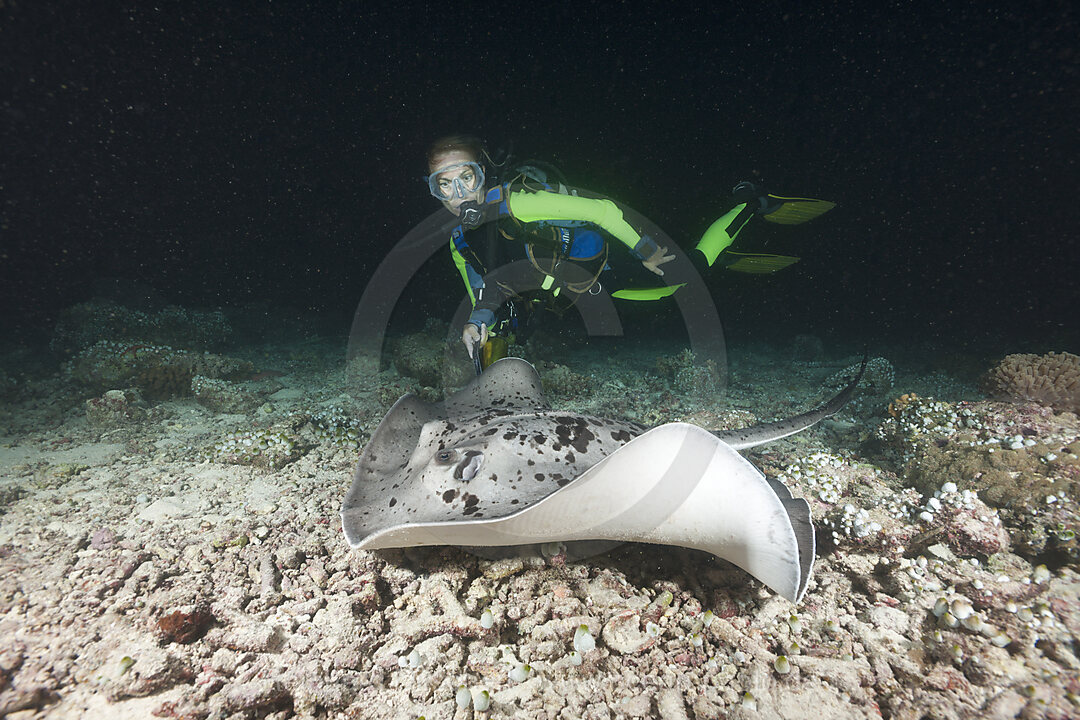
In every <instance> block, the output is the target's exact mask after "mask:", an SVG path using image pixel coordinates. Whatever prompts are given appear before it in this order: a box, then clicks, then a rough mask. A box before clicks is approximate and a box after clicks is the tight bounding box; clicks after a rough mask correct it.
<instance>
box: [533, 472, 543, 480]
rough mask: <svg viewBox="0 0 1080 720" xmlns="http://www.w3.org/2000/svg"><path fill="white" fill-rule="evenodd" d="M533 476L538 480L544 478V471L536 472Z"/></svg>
mask: <svg viewBox="0 0 1080 720" xmlns="http://www.w3.org/2000/svg"><path fill="white" fill-rule="evenodd" d="M533 477H535V478H536V479H537V480H543V479H544V473H536V475H533Z"/></svg>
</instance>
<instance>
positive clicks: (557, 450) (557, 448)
mask: <svg viewBox="0 0 1080 720" xmlns="http://www.w3.org/2000/svg"><path fill="white" fill-rule="evenodd" d="M551 449H552V450H554V451H555V452H559V451H560V450H562V445H560V444H559V443H555V444H554V445H552V446H551Z"/></svg>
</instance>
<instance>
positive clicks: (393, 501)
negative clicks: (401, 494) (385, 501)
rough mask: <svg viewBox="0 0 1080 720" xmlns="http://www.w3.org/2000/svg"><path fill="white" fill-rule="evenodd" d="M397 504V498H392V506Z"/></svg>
mask: <svg viewBox="0 0 1080 720" xmlns="http://www.w3.org/2000/svg"><path fill="white" fill-rule="evenodd" d="M395 505H397V498H390V507H394V506H395Z"/></svg>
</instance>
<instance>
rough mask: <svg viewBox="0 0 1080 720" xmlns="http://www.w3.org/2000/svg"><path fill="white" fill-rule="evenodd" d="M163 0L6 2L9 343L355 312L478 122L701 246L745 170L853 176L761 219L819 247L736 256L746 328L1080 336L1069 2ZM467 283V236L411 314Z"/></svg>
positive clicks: (977, 342) (779, 234)
mask: <svg viewBox="0 0 1080 720" xmlns="http://www.w3.org/2000/svg"><path fill="white" fill-rule="evenodd" d="M164 5H166V6H167V7H162V8H161V9H156V8H154V7H153V5H152V4H151V3H144V2H138V3H134V2H127V3H75V2H64V3H42V2H34V3H31V2H4V3H3V4H2V5H0V63H2V74H3V79H2V80H0V86H2V87H3V90H0V108H2V113H0V123H2V125H0V131H2V137H3V140H2V146H3V149H2V151H0V184H2V189H0V233H2V236H0V237H2V240H0V274H2V278H0V302H2V306H3V312H2V314H0V316H2V321H0V322H2V323H3V325H2V328H0V329H2V330H3V332H4V337H5V338H6V339H7V340H8V341H11V340H29V341H32V340H35V339H42V338H47V336H48V333H49V332H50V331H51V328H52V323H53V320H54V318H55V317H56V314H57V312H58V311H59V310H60V309H62V308H64V307H67V306H70V305H71V304H73V303H75V302H79V301H82V300H86V299H88V298H90V297H93V296H94V295H95V294H98V295H101V294H106V295H113V296H116V297H118V298H119V299H121V300H125V301H127V302H129V303H130V302H135V301H136V299H139V298H142V299H146V298H149V299H150V300H152V301H156V302H171V303H177V304H181V305H185V306H191V307H198V306H217V305H228V306H238V305H247V306H250V307H261V308H263V309H264V310H267V311H269V312H273V311H276V310H279V309H280V310H285V309H289V310H290V311H294V312H299V313H303V314H305V316H307V317H310V318H311V319H312V327H313V328H315V327H317V328H319V329H320V330H321V331H324V332H328V333H341V334H345V333H347V332H348V327H349V323H350V320H351V317H352V314H353V312H354V310H355V309H356V306H357V303H358V301H359V299H360V295H361V293H362V291H363V288H364V287H365V285H366V283H367V281H368V280H369V279H370V277H371V274H372V273H373V272H374V270H375V268H376V266H377V265H378V263H379V262H380V260H381V259H382V257H383V255H384V254H385V253H386V252H387V251H388V249H389V248H390V247H391V246H393V245H394V243H395V242H397V241H398V239H399V238H401V237H402V236H403V235H404V234H405V233H406V232H407V231H408V230H409V229H410V228H411V227H412V226H413V225H415V224H416V223H417V222H419V221H420V220H422V219H423V218H425V217H427V216H428V215H429V214H430V213H431V212H432V211H433V210H435V209H436V208H435V205H434V201H433V200H432V198H431V197H430V196H429V195H428V194H427V191H426V188H425V186H424V184H423V183H422V182H421V178H422V176H423V174H424V171H425V168H424V162H423V154H424V150H425V148H426V145H427V144H428V143H429V142H430V141H431V140H432V139H433V138H434V137H436V136H439V135H442V134H446V133H449V132H458V131H472V132H476V133H478V134H480V135H482V136H483V137H485V138H487V139H488V141H489V143H490V144H491V145H492V146H503V145H506V144H507V143H510V142H513V143H514V146H515V149H516V150H517V151H518V152H519V153H521V154H525V155H533V156H536V157H540V158H543V159H546V160H550V161H553V162H555V163H557V164H558V165H559V166H561V167H562V169H563V170H564V172H565V173H566V175H567V176H568V177H569V178H570V179H571V180H572V181H573V182H575V183H577V184H580V185H582V186H584V187H587V188H590V189H593V190H596V191H598V192H603V193H605V194H607V195H610V196H612V197H615V198H618V199H619V200H621V201H623V202H625V203H628V204H629V205H631V206H633V207H634V208H636V209H637V210H639V211H640V212H642V213H644V214H645V215H647V216H648V217H650V218H651V219H652V220H653V221H655V222H656V223H658V224H659V225H660V226H661V227H663V228H664V229H665V230H666V231H667V232H668V234H669V235H671V236H672V237H673V238H676V239H678V240H679V241H680V243H681V244H682V246H683V247H684V248H685V249H689V248H691V247H692V246H693V244H694V242H695V241H696V239H697V237H698V236H699V235H700V233H701V232H702V231H703V230H704V229H705V228H706V227H707V226H708V224H709V223H710V222H711V221H712V220H713V219H714V218H715V217H717V216H718V215H719V213H720V212H722V211H723V210H724V209H726V207H725V205H724V197H725V195H726V193H727V191H728V190H729V189H730V188H731V186H732V185H733V184H734V183H735V182H737V181H739V180H741V179H753V180H755V181H759V182H762V183H764V184H765V185H766V186H767V187H768V188H769V189H770V190H773V191H775V192H777V193H779V194H792V195H808V196H812V197H822V198H828V199H832V200H835V201H837V202H838V203H839V205H840V206H839V207H838V208H837V209H836V210H834V211H832V212H831V213H829V214H828V215H826V216H825V217H823V218H821V219H819V220H817V221H815V222H813V223H811V224H808V225H804V226H801V227H797V228H786V227H772V226H767V225H766V224H764V223H757V224H756V227H754V228H752V229H749V230H748V231H747V232H746V233H744V235H743V237H741V238H740V241H739V244H738V246H737V248H736V249H739V250H743V251H760V252H774V253H785V254H795V255H801V256H802V257H803V260H802V262H801V263H799V264H797V265H796V266H794V267H793V268H790V269H788V270H787V271H785V272H782V273H778V274H776V275H772V276H743V275H737V274H734V273H715V274H714V275H713V276H711V277H710V278H709V284H710V287H711V290H712V293H713V295H714V297H715V298H716V300H717V304H718V307H719V308H720V310H721V315H722V318H723V321H724V326H725V332H726V333H727V334H728V336H729V340H731V339H735V338H741V339H748V338H753V339H761V340H769V339H772V338H775V339H777V340H782V339H784V338H788V337H791V336H792V335H794V334H796V333H802V332H806V333H811V334H815V335H818V336H821V337H823V338H826V339H833V340H836V341H841V340H842V341H844V342H848V341H859V340H861V339H868V340H870V341H871V342H874V341H875V340H876V341H884V340H890V341H892V342H897V341H899V342H904V341H906V340H907V339H910V341H911V342H929V343H932V344H934V345H935V346H937V347H939V348H940V349H941V350H942V351H944V352H946V353H947V352H949V351H950V349H957V350H959V349H973V348H978V349H981V350H985V351H986V352H988V353H991V354H993V353H997V352H1007V351H1017V350H1037V351H1046V350H1071V351H1073V352H1080V341H1078V336H1080V320H1078V317H1080V313H1078V311H1077V308H1078V302H1077V300H1078V298H1080V293H1078V291H1077V287H1076V285H1077V279H1078V277H1080V259H1078V255H1077V250H1078V239H1080V207H1078V205H1080V203H1078V201H1077V199H1076V195H1077V192H1078V190H1080V172H1078V168H1077V157H1078V152H1077V151H1078V149H1080V142H1078V139H1080V138H1078V132H1080V131H1078V127H1080V123H1078V121H1077V118H1078V117H1080V83H1078V69H1080V64H1078V47H1080V44H1078V42H1077V38H1078V37H1080V23H1078V17H1077V12H1076V10H1075V8H1074V6H1072V5H1071V4H1069V3H1065V2H1061V3H1055V2H1033V3H1023V4H1014V3H1009V4H1005V3H990V4H978V5H976V4H968V3H939V4H936V5H933V6H931V5H929V4H922V3H920V4H918V5H917V6H915V7H916V8H917V9H915V8H913V7H909V6H908V5H907V4H906V3H887V4H878V3H875V4H871V3H863V2H841V3H828V4H825V5H823V6H822V7H820V8H814V7H812V4H806V3H799V4H795V3H792V4H781V3H772V2H763V3H741V4H738V5H733V6H732V7H729V8H721V9H715V8H714V9H704V8H703V9H700V10H698V11H694V12H690V11H680V12H677V13H676V12H673V11H671V10H670V9H668V8H667V7H663V6H661V4H656V5H655V7H652V8H651V9H642V6H641V4H639V3H627V4H622V5H612V6H611V7H609V8H607V9H602V10H601V9H594V8H593V7H592V5H591V4H589V3H581V4H579V5H578V7H577V8H576V9H574V8H571V7H562V8H561V9H547V8H546V7H545V9H543V10H540V9H537V8H536V7H534V6H529V5H528V4H526V5H525V6H520V5H514V6H511V5H507V4H502V5H499V6H498V9H495V10H489V11H487V12H475V13H474V14H473V15H468V14H466V13H465V12H464V9H465V8H464V6H458V5H453V4H444V5H441V6H436V9H432V8H430V7H426V6H420V5H413V4H408V3H406V4H403V5H401V6H399V7H397V8H396V9H390V8H388V7H380V8H378V9H376V10H371V9H368V8H367V6H368V5H369V4H368V3H363V4H361V3H340V4H334V3H311V4H300V3H279V2H273V3H269V2H262V3H254V2H253V3H228V2H224V3H219V2H214V3H194V4H175V5H174V4H172V3H166V4H164ZM664 5H665V6H666V5H667V4H664ZM702 5H703V6H704V5H705V3H702ZM710 5H711V4H710ZM871 5H882V7H871ZM362 8H363V9H362ZM460 299H461V286H460V279H459V278H458V277H457V274H456V272H455V271H454V269H453V267H452V265H451V263H450V260H449V257H448V255H447V254H446V253H440V254H438V255H437V256H436V257H435V258H433V259H432V261H431V262H430V263H428V265H426V266H425V268H424V269H423V270H422V273H421V275H420V277H418V278H417V280H416V281H415V282H414V283H412V285H410V288H409V290H408V292H407V293H406V298H405V300H404V302H403V305H402V307H401V308H400V309H399V310H400V311H399V313H398V315H399V318H403V320H402V322H405V323H406V324H408V323H409V322H415V323H417V324H419V323H420V322H422V321H423V319H424V318H425V317H427V316H438V317H443V318H445V319H449V317H450V315H451V314H452V312H453V308H454V307H456V305H457V303H458V301H459V300H460ZM665 312H667V313H668V314H670V312H671V310H670V308H668V309H667V310H664V309H662V308H661V309H659V310H657V311H656V312H655V313H654V312H653V311H652V310H650V311H649V313H648V314H647V315H646V316H645V317H643V318H642V319H641V323H643V324H644V326H645V327H649V326H650V323H651V324H652V326H653V327H655V328H662V327H666V326H668V325H669V323H668V320H670V318H667V319H664V313H665ZM638 314H641V311H640V309H639V310H638ZM631 315H633V313H631ZM650 318H653V319H650Z"/></svg>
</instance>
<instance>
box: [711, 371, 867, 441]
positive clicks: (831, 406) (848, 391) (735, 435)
mask: <svg viewBox="0 0 1080 720" xmlns="http://www.w3.org/2000/svg"><path fill="white" fill-rule="evenodd" d="M868 359H869V354H868V353H867V352H866V350H863V358H862V365H860V366H859V372H858V373H856V374H855V378H854V379H853V380H852V381H851V382H849V383H848V384H847V386H846V387H845V388H844V389H843V390H841V391H840V392H839V393H837V394H836V396H835V397H833V398H831V399H829V400H826V401H825V402H824V403H822V404H821V405H819V406H818V407H816V408H814V409H813V410H810V411H809V412H804V413H802V414H799V415H795V416H794V417H790V418H787V419H786V420H777V421H776V422H771V423H763V424H761V425H753V426H751V427H747V428H739V429H738V430H725V431H723V432H714V433H713V435H715V436H716V437H718V438H720V439H721V440H723V441H724V442H725V443H727V444H728V445H730V446H731V447H733V448H735V449H736V450H745V449H746V448H751V447H754V446H756V445H764V444H765V443H770V442H773V441H774V440H780V439H781V438H786V437H788V436H789V435H794V434H796V433H800V432H802V431H803V430H806V429H807V428H809V427H811V426H812V425H816V424H817V423H819V422H821V421H822V420H824V419H825V418H827V417H831V416H833V415H835V414H836V413H838V412H839V411H840V408H842V407H844V406H845V405H847V404H848V401H849V400H851V396H852V395H854V394H855V388H856V387H858V385H859V381H860V380H862V377H863V373H865V372H866V362H867V360H868Z"/></svg>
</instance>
